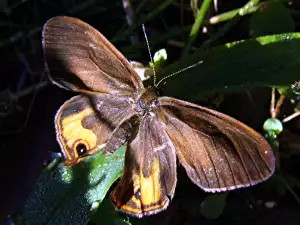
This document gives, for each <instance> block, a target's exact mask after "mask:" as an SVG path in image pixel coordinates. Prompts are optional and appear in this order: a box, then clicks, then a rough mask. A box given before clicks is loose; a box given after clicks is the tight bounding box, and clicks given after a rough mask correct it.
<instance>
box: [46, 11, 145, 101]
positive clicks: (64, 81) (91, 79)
mask: <svg viewBox="0 0 300 225" xmlns="http://www.w3.org/2000/svg"><path fill="white" fill-rule="evenodd" d="M43 50H44V56H45V59H46V66H47V68H48V71H49V73H50V79H51V80H52V81H53V82H54V83H56V84H58V85H59V86H61V87H63V88H66V89H70V90H73V91H94V92H99V93H106V94H111V95H117V96H124V95H127V96H130V95H132V93H135V92H136V91H138V90H140V89H142V88H143V84H142V81H141V79H140V78H139V76H138V75H137V73H136V72H135V71H134V70H133V69H132V67H131V66H130V64H129V62H128V61H127V60H126V58H125V57H124V56H123V55H122V54H121V53H120V52H119V51H118V50H117V49H116V48H115V47H114V46H113V45H112V44H111V43H110V42H109V41H108V40H107V39H106V38H105V37H104V36H103V35H102V34H101V33H100V32H98V31H97V30H96V29H94V28H93V27H92V26H90V25H88V24H87V23H85V22H83V21H81V20H79V19H76V18H72V17H66V16H58V17H54V18H52V19H50V20H49V21H48V22H47V23H46V24H45V26H44V29H43Z"/></svg>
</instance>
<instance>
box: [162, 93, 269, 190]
mask: <svg viewBox="0 0 300 225" xmlns="http://www.w3.org/2000/svg"><path fill="white" fill-rule="evenodd" d="M159 105H161V110H162V111H163V112H164V115H165V119H164V123H165V125H166V127H167V128H166V131H167V133H168V136H169V138H170V139H171V141H172V143H173V145H174V147H175V150H176V153H177V156H178V158H179V161H180V163H181V164H182V165H183V166H184V167H185V169H186V172H187V174H188V176H189V178H190V179H191V180H192V181H193V182H194V183H195V184H197V185H198V186H199V187H201V188H203V189H204V190H205V191H211V192H216V191H226V190H231V189H235V188H239V187H245V186H249V185H254V184H256V183H259V182H261V181H263V180H266V179H267V178H268V177H269V176H271V175H272V173H273V172H274V168H275V158H274V155H273V153H272V149H271V147H270V146H269V144H268V143H267V141H266V140H265V139H264V138H263V137H262V136H261V135H260V134H258V133H257V132H256V131H254V130H252V129H251V128H249V127H247V126H246V125H244V124H242V123H241V122H239V121H237V120H235V119H233V118H231V117H229V116H226V115H224V114H222V113H219V112H216V111H214V110H210V109H207V108H205V107H200V106H197V105H194V104H191V103H188V102H184V101H180V100H177V99H173V98H169V97H160V98H159Z"/></svg>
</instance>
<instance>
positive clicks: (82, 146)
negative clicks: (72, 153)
mask: <svg viewBox="0 0 300 225" xmlns="http://www.w3.org/2000/svg"><path fill="white" fill-rule="evenodd" d="M76 152H77V154H78V156H82V155H84V154H85V153H86V152H87V147H86V145H85V144H82V143H79V144H78V145H77V146H76Z"/></svg>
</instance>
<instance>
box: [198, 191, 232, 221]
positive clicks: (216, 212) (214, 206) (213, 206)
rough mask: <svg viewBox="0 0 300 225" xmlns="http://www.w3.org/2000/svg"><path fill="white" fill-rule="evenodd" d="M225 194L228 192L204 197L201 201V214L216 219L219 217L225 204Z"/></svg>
mask: <svg viewBox="0 0 300 225" xmlns="http://www.w3.org/2000/svg"><path fill="white" fill-rule="evenodd" d="M227 195H228V192H225V193H217V194H213V195H209V196H208V197H206V198H205V199H204V200H203V201H202V203H201V208H200V212H201V214H202V215H203V216H204V217H206V218H207V219H217V218H218V217H220V216H221V214H222V212H223V210H224V207H225V205H226V198H227Z"/></svg>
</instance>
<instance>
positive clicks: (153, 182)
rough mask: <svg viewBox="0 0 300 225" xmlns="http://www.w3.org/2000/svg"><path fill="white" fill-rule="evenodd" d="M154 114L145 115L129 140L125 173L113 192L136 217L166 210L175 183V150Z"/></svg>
mask: <svg viewBox="0 0 300 225" xmlns="http://www.w3.org/2000/svg"><path fill="white" fill-rule="evenodd" d="M153 115H154V116H150V115H147V116H146V117H144V119H142V121H141V122H140V125H139V127H138V130H137V131H136V133H135V136H134V137H133V138H132V139H131V140H130V141H129V143H128V146H127V150H126V156H125V166H124V174H123V176H122V178H121V180H120V181H119V183H118V185H117V187H116V188H115V189H114V191H113V192H112V195H111V198H112V202H113V204H114V205H115V206H116V207H117V208H119V209H120V210H121V211H123V212H126V213H128V214H131V215H133V216H137V217H142V216H145V215H151V214H155V213H158V212H159V211H162V210H164V209H165V208H166V207H167V206H168V205H169V202H170V200H171V198H172V197H173V195H174V191H175V186H176V179H177V178H176V155H175V150H174V147H173V145H172V143H171V142H170V139H169V138H168V136H167V134H166V132H165V130H164V126H162V125H163V124H162V123H161V122H160V121H159V120H158V117H157V115H156V114H155V113H153Z"/></svg>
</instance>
